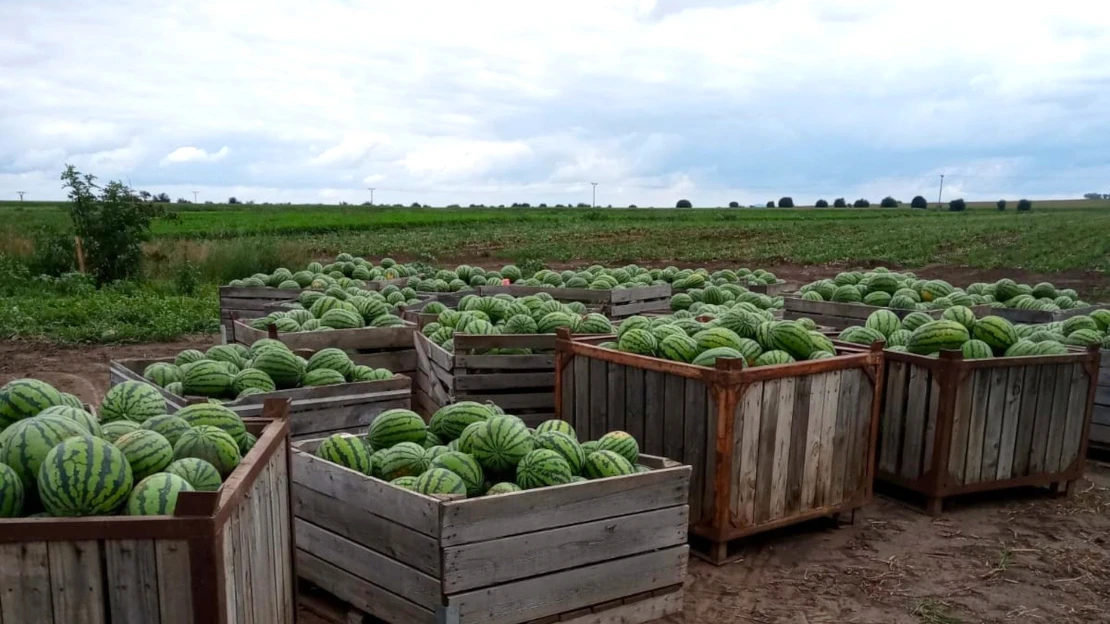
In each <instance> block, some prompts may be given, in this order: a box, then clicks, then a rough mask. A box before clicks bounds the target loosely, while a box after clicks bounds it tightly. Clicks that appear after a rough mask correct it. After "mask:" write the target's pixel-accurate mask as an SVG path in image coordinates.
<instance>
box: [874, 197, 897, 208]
mask: <svg viewBox="0 0 1110 624" xmlns="http://www.w3.org/2000/svg"><path fill="white" fill-rule="evenodd" d="M879 205H880V206H882V207H883V208H897V207H898V206H900V205H901V203H900V202H899V201H898V200H897V199H894V198H893V197H891V196H890V195H887V196H886V197H884V198H883V201H881V202H879Z"/></svg>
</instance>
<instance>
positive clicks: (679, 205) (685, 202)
mask: <svg viewBox="0 0 1110 624" xmlns="http://www.w3.org/2000/svg"><path fill="white" fill-rule="evenodd" d="M674 207H675V208H693V207H694V205H693V204H691V203H690V200H688V199H680V200H678V202H677V203H676V204H675V205H674Z"/></svg>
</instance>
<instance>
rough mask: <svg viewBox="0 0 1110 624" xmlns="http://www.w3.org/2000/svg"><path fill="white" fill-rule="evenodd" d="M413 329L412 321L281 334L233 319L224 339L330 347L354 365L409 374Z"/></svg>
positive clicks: (413, 369)
mask: <svg viewBox="0 0 1110 624" xmlns="http://www.w3.org/2000/svg"><path fill="white" fill-rule="evenodd" d="M415 332H416V324H415V323H409V324H406V325H404V326H398V327H362V328H359V329H335V330H332V331H316V332H284V333H283V332H279V331H277V328H276V327H274V326H273V325H271V326H270V327H269V328H268V329H266V330H261V329H255V328H253V327H251V326H250V325H248V324H247V323H244V322H243V321H241V320H235V322H234V323H233V325H232V333H231V334H230V335H229V340H228V341H229V342H238V343H240V344H244V345H247V346H250V345H252V344H254V343H255V342H257V341H259V340H262V339H263V338H272V339H274V340H279V341H281V343H282V344H284V345H285V346H287V347H289V348H290V349H293V350H294V351H302V350H303V351H319V350H320V349H326V348H328V347H334V348H336V349H342V350H344V351H346V352H347V353H348V354H349V355H350V356H351V361H353V362H354V363H356V364H363V365H366V366H370V367H373V368H386V369H389V370H391V371H393V372H394V373H398V374H401V375H407V376H410V377H411V376H412V374H413V373H415V372H416V349H415V348H414V347H413V343H412V340H413V338H412V336H413V334H414V333H415Z"/></svg>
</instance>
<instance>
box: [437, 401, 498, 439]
mask: <svg viewBox="0 0 1110 624" xmlns="http://www.w3.org/2000/svg"><path fill="white" fill-rule="evenodd" d="M491 416H493V412H492V411H491V410H490V408H489V407H487V406H485V405H483V404H481V403H476V402H474V401H460V402H458V403H454V404H452V405H445V406H443V407H441V408H440V409H439V410H437V411H436V413H434V414H432V418H431V420H430V421H429V425H428V428H429V429H430V430H431V431H432V433H434V434H436V435H437V436H439V437H440V439H442V440H448V441H450V440H455V439H458V437H459V436H460V435H462V432H463V429H466V427H467V426H468V425H470V424H472V423H475V422H478V421H481V420H489V418H490V417H491Z"/></svg>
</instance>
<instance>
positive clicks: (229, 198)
mask: <svg viewBox="0 0 1110 624" xmlns="http://www.w3.org/2000/svg"><path fill="white" fill-rule="evenodd" d="M227 203H229V204H239V203H242V202H240V201H239V200H238V199H236V198H235V197H228V198H227Z"/></svg>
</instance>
